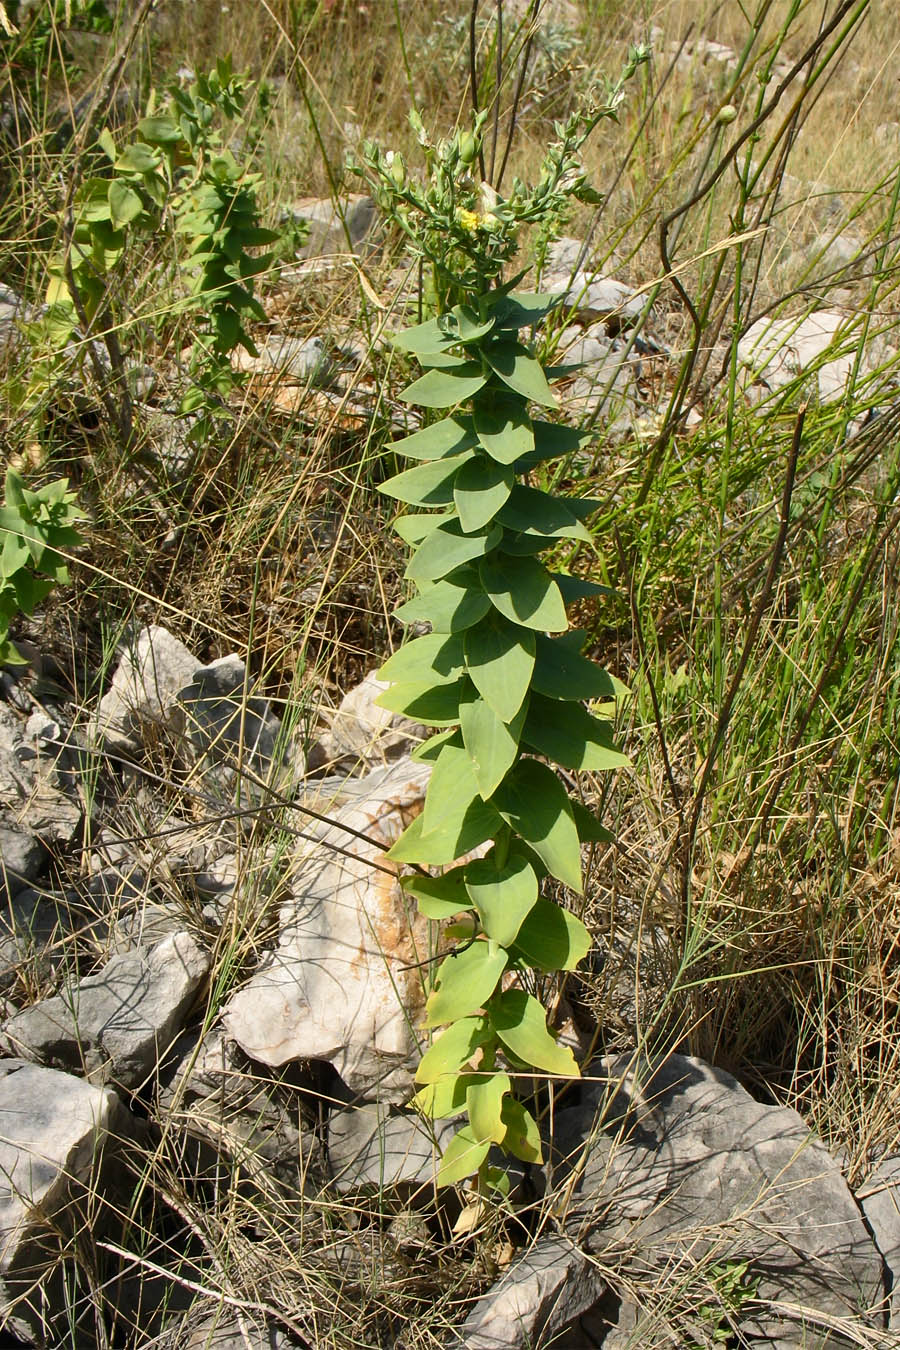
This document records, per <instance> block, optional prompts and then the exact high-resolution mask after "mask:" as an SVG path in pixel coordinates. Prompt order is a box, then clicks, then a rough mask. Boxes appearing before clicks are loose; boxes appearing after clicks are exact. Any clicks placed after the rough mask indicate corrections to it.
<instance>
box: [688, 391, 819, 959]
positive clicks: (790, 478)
mask: <svg viewBox="0 0 900 1350" xmlns="http://www.w3.org/2000/svg"><path fill="white" fill-rule="evenodd" d="M805 419H806V405H805V404H804V406H803V407H802V408H801V409H800V411H799V412H798V414H797V421H796V422H795V424H794V435H793V437H792V440H791V448H790V452H789V454H788V462H787V470H786V472H785V476H784V492H783V494H782V498H781V519H780V522H779V526H778V534H777V536H776V539H775V543H774V544H773V545H772V553H771V556H770V558H769V570H768V571H767V573H766V579H765V581H764V582H763V587H762V590H761V591H760V593H759V598H758V600H757V602H756V606H755V608H754V611H753V615H752V617H751V619H750V627H749V629H748V630H747V636H746V638H745V639H744V647H743V650H742V652H741V655H740V659H739V661H738V664H737V669H736V670H735V672H734V675H733V676H732V679H731V683H730V685H729V687H728V690H727V692H726V694H725V698H724V700H723V702H722V706H721V708H720V709H719V716H718V719H717V721H716V729H715V732H714V733H713V738H712V743H711V745H710V747H709V752H708V754H707V756H706V760H705V761H704V764H703V773H702V774H701V776H700V782H699V784H698V786H697V791H696V792H695V794H694V801H693V805H692V808H691V817H690V822H689V824H688V830H687V835H686V837H685V839H684V843H683V852H682V873H681V911H682V923H683V934H682V937H683V941H684V943H685V945H686V944H687V940H688V933H689V930H690V903H691V856H692V854H693V850H694V841H695V840H696V837H697V829H698V827H699V824H700V815H701V812H702V810H703V802H704V798H705V797H706V790H707V788H708V787H709V780H710V778H711V777H712V772H713V769H714V767H715V763H716V759H717V758H718V754H719V751H720V749H721V748H722V742H723V740H724V739H725V733H726V731H727V730H728V724H729V722H730V720H731V713H732V710H733V708H734V702H735V699H736V698H737V695H738V690H739V689H740V687H741V681H742V680H743V678H744V672H745V671H746V669H747V662H748V661H749V660H750V654H751V652H752V650H753V647H754V645H755V643H756V637H757V634H758V633H759V627H760V624H761V623H762V617H763V612H764V610H765V608H766V606H767V605H768V603H769V600H770V598H771V595H772V589H773V587H774V585H775V578H776V577H777V575H778V569H779V567H780V566H781V559H782V557H783V555H784V546H785V544H786V542H787V536H788V529H789V528H790V516H791V497H792V496H793V492H794V481H795V479H796V476H797V460H798V457H799V455H800V445H801V442H802V439H803V423H804V421H805Z"/></svg>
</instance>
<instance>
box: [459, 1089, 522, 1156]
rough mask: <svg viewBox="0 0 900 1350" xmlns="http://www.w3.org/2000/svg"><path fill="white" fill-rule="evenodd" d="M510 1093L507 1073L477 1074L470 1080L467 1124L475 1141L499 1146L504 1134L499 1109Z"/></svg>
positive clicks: (467, 1100) (504, 1126) (504, 1128)
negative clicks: (478, 1140) (486, 1141)
mask: <svg viewBox="0 0 900 1350" xmlns="http://www.w3.org/2000/svg"><path fill="white" fill-rule="evenodd" d="M511 1091H512V1084H511V1083H510V1081H509V1074H508V1073H493V1074H490V1075H487V1074H479V1075H477V1076H476V1077H475V1078H474V1079H473V1080H470V1085H469V1089H468V1091H467V1093H466V1108H467V1110H468V1112H469V1124H470V1126H471V1129H472V1135H473V1137H474V1138H475V1139H480V1140H482V1141H484V1140H488V1142H489V1143H492V1144H499V1143H500V1141H501V1140H502V1138H503V1136H504V1135H505V1134H506V1125H505V1124H504V1123H503V1117H502V1115H501V1108H502V1106H503V1099H504V1097H505V1096H506V1095H507V1094H508V1093H509V1092H511Z"/></svg>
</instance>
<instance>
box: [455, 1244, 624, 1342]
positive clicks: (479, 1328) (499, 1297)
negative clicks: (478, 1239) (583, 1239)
mask: <svg viewBox="0 0 900 1350" xmlns="http://www.w3.org/2000/svg"><path fill="white" fill-rule="evenodd" d="M606 1287H607V1286H606V1280H605V1279H604V1278H603V1276H602V1275H601V1274H600V1271H599V1270H598V1268H597V1265H596V1263H595V1262H594V1261H592V1260H591V1258H590V1257H589V1256H586V1255H585V1253H584V1252H583V1251H581V1250H579V1248H578V1247H576V1246H575V1244H574V1243H573V1242H572V1241H571V1240H570V1239H569V1238H566V1237H552V1238H550V1237H548V1238H541V1239H540V1240H539V1241H538V1242H537V1243H536V1245H535V1246H534V1247H533V1248H532V1250H531V1251H530V1252H528V1253H527V1254H526V1255H525V1256H523V1257H521V1258H520V1259H519V1260H518V1261H516V1262H515V1264H514V1265H512V1266H511V1267H510V1268H509V1270H508V1271H507V1272H506V1274H505V1275H504V1276H503V1277H502V1279H500V1280H498V1281H497V1283H496V1284H495V1285H494V1287H493V1288H492V1289H490V1290H489V1291H488V1292H487V1293H486V1294H485V1295H484V1296H483V1297H482V1298H481V1299H479V1301H478V1303H476V1305H475V1307H474V1308H473V1310H472V1312H471V1313H470V1314H469V1316H468V1317H467V1318H466V1320H465V1322H464V1323H463V1325H462V1327H461V1328H460V1330H459V1334H458V1338H457V1339H455V1340H453V1341H452V1342H450V1344H451V1345H452V1346H453V1347H454V1350H533V1347H537V1346H545V1345H546V1346H549V1345H550V1344H556V1338H557V1335H558V1333H559V1332H561V1331H562V1330H563V1329H564V1328H565V1327H567V1326H568V1325H569V1324H570V1323H572V1322H574V1321H575V1319H576V1318H578V1317H580V1316H581V1314H582V1313H584V1312H586V1311H587V1309H588V1308H590V1307H591V1306H592V1305H593V1304H595V1303H596V1302H597V1301H598V1299H600V1298H602V1296H603V1294H604V1293H605V1291H606ZM570 1344H571V1345H573V1346H574V1344H575V1343H574V1342H570Z"/></svg>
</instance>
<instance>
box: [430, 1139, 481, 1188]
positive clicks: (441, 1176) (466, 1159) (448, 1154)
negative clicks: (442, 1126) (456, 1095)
mask: <svg viewBox="0 0 900 1350" xmlns="http://www.w3.org/2000/svg"><path fill="white" fill-rule="evenodd" d="M490 1149H491V1145H490V1140H484V1141H482V1140H479V1139H476V1138H475V1136H474V1135H473V1134H472V1131H471V1129H470V1128H469V1126H468V1125H464V1126H463V1128H462V1129H461V1130H458V1131H457V1132H456V1134H455V1135H454V1136H453V1138H452V1139H451V1140H450V1143H449V1144H448V1145H447V1147H446V1148H445V1149H444V1156H443V1158H442V1159H441V1165H440V1167H439V1168H438V1176H437V1180H438V1185H439V1186H453V1185H455V1184H456V1182H458V1181H465V1179H466V1177H470V1176H471V1175H472V1174H473V1172H477V1171H478V1169H479V1167H480V1166H481V1164H482V1163H483V1162H484V1160H485V1158H486V1157H487V1155H488V1153H489V1152H490Z"/></svg>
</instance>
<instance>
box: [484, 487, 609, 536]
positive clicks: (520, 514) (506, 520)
mask: <svg viewBox="0 0 900 1350" xmlns="http://www.w3.org/2000/svg"><path fill="white" fill-rule="evenodd" d="M497 519H498V520H499V522H500V524H501V525H505V526H506V528H507V529H509V530H520V531H521V532H522V533H523V534H541V535H545V536H547V537H549V538H556V539H583V540H585V541H586V542H587V543H590V542H591V540H592V538H593V536H592V535H591V532H590V530H588V529H587V527H586V526H585V525H583V524H582V523H581V521H580V520H579V519H578V518H577V516H576V515H575V514H574V512H573V511H571V510H570V508H569V505H568V503H567V501H565V500H564V499H563V498H562V497H554V496H552V495H551V494H550V493H549V492H540V491H539V490H538V489H537V488H530V487H523V486H522V484H521V483H519V484H517V485H516V486H515V487H514V488H513V490H512V492H511V493H510V496H509V500H508V501H507V502H506V503H505V505H504V506H503V507H502V508H501V510H500V511H499V512H498V514H497Z"/></svg>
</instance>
